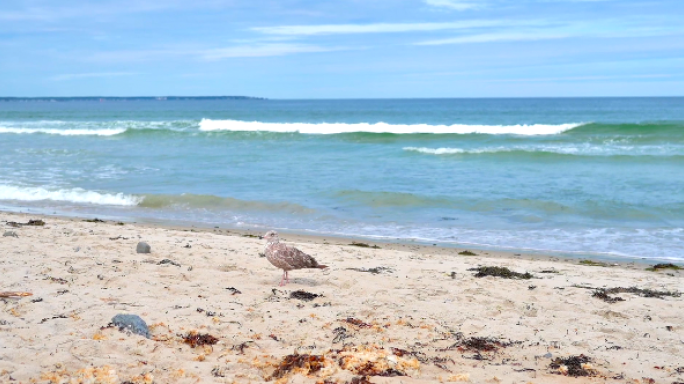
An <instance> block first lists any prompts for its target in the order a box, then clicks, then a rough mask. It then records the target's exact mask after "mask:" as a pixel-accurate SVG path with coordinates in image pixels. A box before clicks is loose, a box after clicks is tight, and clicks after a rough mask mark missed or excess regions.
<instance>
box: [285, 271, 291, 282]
mask: <svg viewBox="0 0 684 384" xmlns="http://www.w3.org/2000/svg"><path fill="white" fill-rule="evenodd" d="M289 282H290V277H289V276H288V275H287V271H285V285H287V283H289Z"/></svg>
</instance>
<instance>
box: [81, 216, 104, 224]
mask: <svg viewBox="0 0 684 384" xmlns="http://www.w3.org/2000/svg"><path fill="white" fill-rule="evenodd" d="M83 221H85V222H86V223H104V222H105V221H104V220H100V219H98V218H97V217H96V218H94V219H85V220H83Z"/></svg>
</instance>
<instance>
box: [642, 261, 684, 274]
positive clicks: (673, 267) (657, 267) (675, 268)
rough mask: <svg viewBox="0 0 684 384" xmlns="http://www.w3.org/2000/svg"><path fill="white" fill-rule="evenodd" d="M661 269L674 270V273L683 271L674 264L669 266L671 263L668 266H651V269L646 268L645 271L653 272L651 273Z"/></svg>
mask: <svg viewBox="0 0 684 384" xmlns="http://www.w3.org/2000/svg"><path fill="white" fill-rule="evenodd" d="M661 269H672V270H675V271H679V270H681V269H684V268H682V267H680V266H679V265H675V264H671V263H668V264H656V265H654V266H652V267H649V268H646V270H647V271H653V272H656V271H659V270H661Z"/></svg>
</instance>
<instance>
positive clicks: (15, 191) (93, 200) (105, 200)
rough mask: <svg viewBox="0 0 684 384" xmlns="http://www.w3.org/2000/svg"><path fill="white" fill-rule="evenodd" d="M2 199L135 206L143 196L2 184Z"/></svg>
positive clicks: (0, 196) (0, 190)
mask: <svg viewBox="0 0 684 384" xmlns="http://www.w3.org/2000/svg"><path fill="white" fill-rule="evenodd" d="M0 200H18V201H42V200H51V201H64V202H71V203H79V204H95V205H118V206H135V205H138V203H140V201H141V198H139V197H136V196H133V195H127V194H124V193H100V192H95V191H88V190H85V189H82V188H74V189H56V190H48V189H45V188H42V187H19V186H13V185H0Z"/></svg>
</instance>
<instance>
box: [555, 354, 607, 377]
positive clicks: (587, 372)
mask: <svg viewBox="0 0 684 384" xmlns="http://www.w3.org/2000/svg"><path fill="white" fill-rule="evenodd" d="M549 368H551V369H553V370H555V372H554V373H556V374H558V375H565V376H572V377H581V376H595V375H596V373H597V372H596V369H594V367H592V365H591V358H590V357H588V356H584V355H579V356H570V357H567V358H565V359H562V358H560V357H557V358H556V359H555V360H553V361H552V362H551V364H549Z"/></svg>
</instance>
